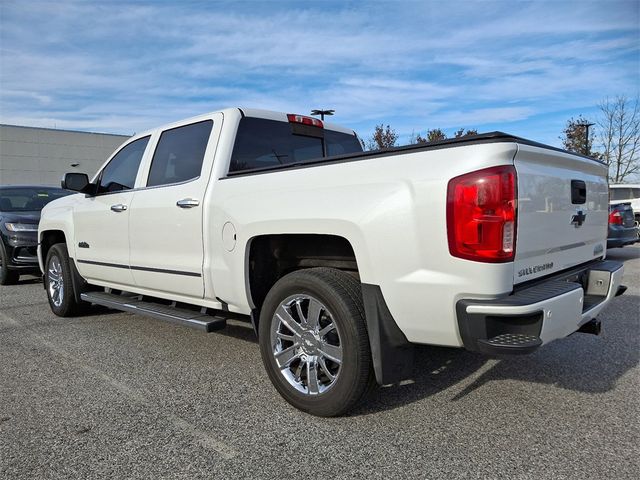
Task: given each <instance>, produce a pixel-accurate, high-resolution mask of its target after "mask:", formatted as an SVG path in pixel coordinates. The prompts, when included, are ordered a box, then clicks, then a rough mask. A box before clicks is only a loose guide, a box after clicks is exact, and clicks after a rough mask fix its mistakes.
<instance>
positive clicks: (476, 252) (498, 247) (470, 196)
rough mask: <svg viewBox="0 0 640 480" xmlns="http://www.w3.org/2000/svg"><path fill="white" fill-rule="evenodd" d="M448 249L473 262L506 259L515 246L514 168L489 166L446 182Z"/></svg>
mask: <svg viewBox="0 0 640 480" xmlns="http://www.w3.org/2000/svg"><path fill="white" fill-rule="evenodd" d="M447 233H448V237H449V252H450V253H451V255H453V256H454V257H459V258H465V259H467V260H475V261H477V262H490V263H500V262H510V261H512V260H513V258H514V256H515V246H516V170H515V168H514V167H513V166H511V165H507V166H500V167H491V168H486V169H484V170H478V171H477V172H472V173H468V174H466V175H461V176H459V177H456V178H453V179H452V180H451V181H449V186H448V191H447Z"/></svg>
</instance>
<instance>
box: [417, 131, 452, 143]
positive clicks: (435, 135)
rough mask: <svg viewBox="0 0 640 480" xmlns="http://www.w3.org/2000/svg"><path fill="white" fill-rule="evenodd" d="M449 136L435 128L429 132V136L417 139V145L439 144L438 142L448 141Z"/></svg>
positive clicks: (419, 136)
mask: <svg viewBox="0 0 640 480" xmlns="http://www.w3.org/2000/svg"><path fill="white" fill-rule="evenodd" d="M446 139H447V134H446V133H444V132H443V131H442V130H441V129H439V128H433V129H431V130H428V131H427V136H426V137H423V136H421V135H420V134H418V136H417V137H416V143H429V142H437V141H438V140H446Z"/></svg>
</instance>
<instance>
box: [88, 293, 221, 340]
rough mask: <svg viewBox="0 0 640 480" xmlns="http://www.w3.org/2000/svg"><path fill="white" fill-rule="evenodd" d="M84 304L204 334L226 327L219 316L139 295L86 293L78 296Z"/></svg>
mask: <svg viewBox="0 0 640 480" xmlns="http://www.w3.org/2000/svg"><path fill="white" fill-rule="evenodd" d="M80 298H81V299H82V300H84V301H85V302H89V303H95V304H96V305H102V306H103V307H108V308H113V309H115V310H122V311H125V312H132V313H139V314H141V315H146V316H149V317H153V318H157V319H159V320H166V321H169V322H172V323H177V324H179V325H184V326H187V327H192V328H197V329H199V330H204V331H205V332H213V331H214V330H220V329H222V328H224V327H226V326H227V318H226V317H222V316H219V315H208V314H206V313H204V312H205V311H206V309H205V308H203V311H200V312H197V311H193V310H188V309H186V308H179V307H176V306H172V305H163V304H159V303H153V302H148V301H144V300H143V298H142V296H141V295H135V296H127V295H116V294H113V293H108V292H86V293H82V294H80Z"/></svg>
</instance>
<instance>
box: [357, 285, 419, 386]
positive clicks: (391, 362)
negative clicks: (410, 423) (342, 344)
mask: <svg viewBox="0 0 640 480" xmlns="http://www.w3.org/2000/svg"><path fill="white" fill-rule="evenodd" d="M362 299H363V301H364V311H365V315H366V321H367V329H368V331H369V343H370V344H371V356H372V358H373V367H374V370H375V373H376V381H377V382H378V384H380V385H389V384H393V383H399V382H401V381H402V380H406V379H408V378H411V376H412V374H413V345H411V343H409V341H408V340H407V337H405V335H404V333H402V331H401V330H400V328H399V327H398V325H397V324H396V322H395V320H394V319H393V317H392V316H391V312H389V309H388V308H387V304H386V303H385V301H384V297H383V296H382V291H381V290H380V287H379V286H378V285H370V284H366V283H363V284H362Z"/></svg>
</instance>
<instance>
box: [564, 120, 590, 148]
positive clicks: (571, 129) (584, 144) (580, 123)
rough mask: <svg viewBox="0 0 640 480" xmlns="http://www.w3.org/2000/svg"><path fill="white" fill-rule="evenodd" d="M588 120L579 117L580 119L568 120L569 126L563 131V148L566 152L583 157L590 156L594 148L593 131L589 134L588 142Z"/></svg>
mask: <svg viewBox="0 0 640 480" xmlns="http://www.w3.org/2000/svg"><path fill="white" fill-rule="evenodd" d="M590 123H591V122H589V121H588V120H586V119H585V118H583V117H582V115H580V116H578V118H577V119H576V118H573V117H571V118H570V119H569V120H567V124H566V126H565V127H564V130H562V136H561V137H560V140H562V146H563V148H564V149H565V150H568V151H570V152H575V153H580V154H582V155H590V154H591V147H592V146H593V136H594V133H593V130H591V131H590V132H589V139H588V140H587V127H586V125H588V124H590Z"/></svg>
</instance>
